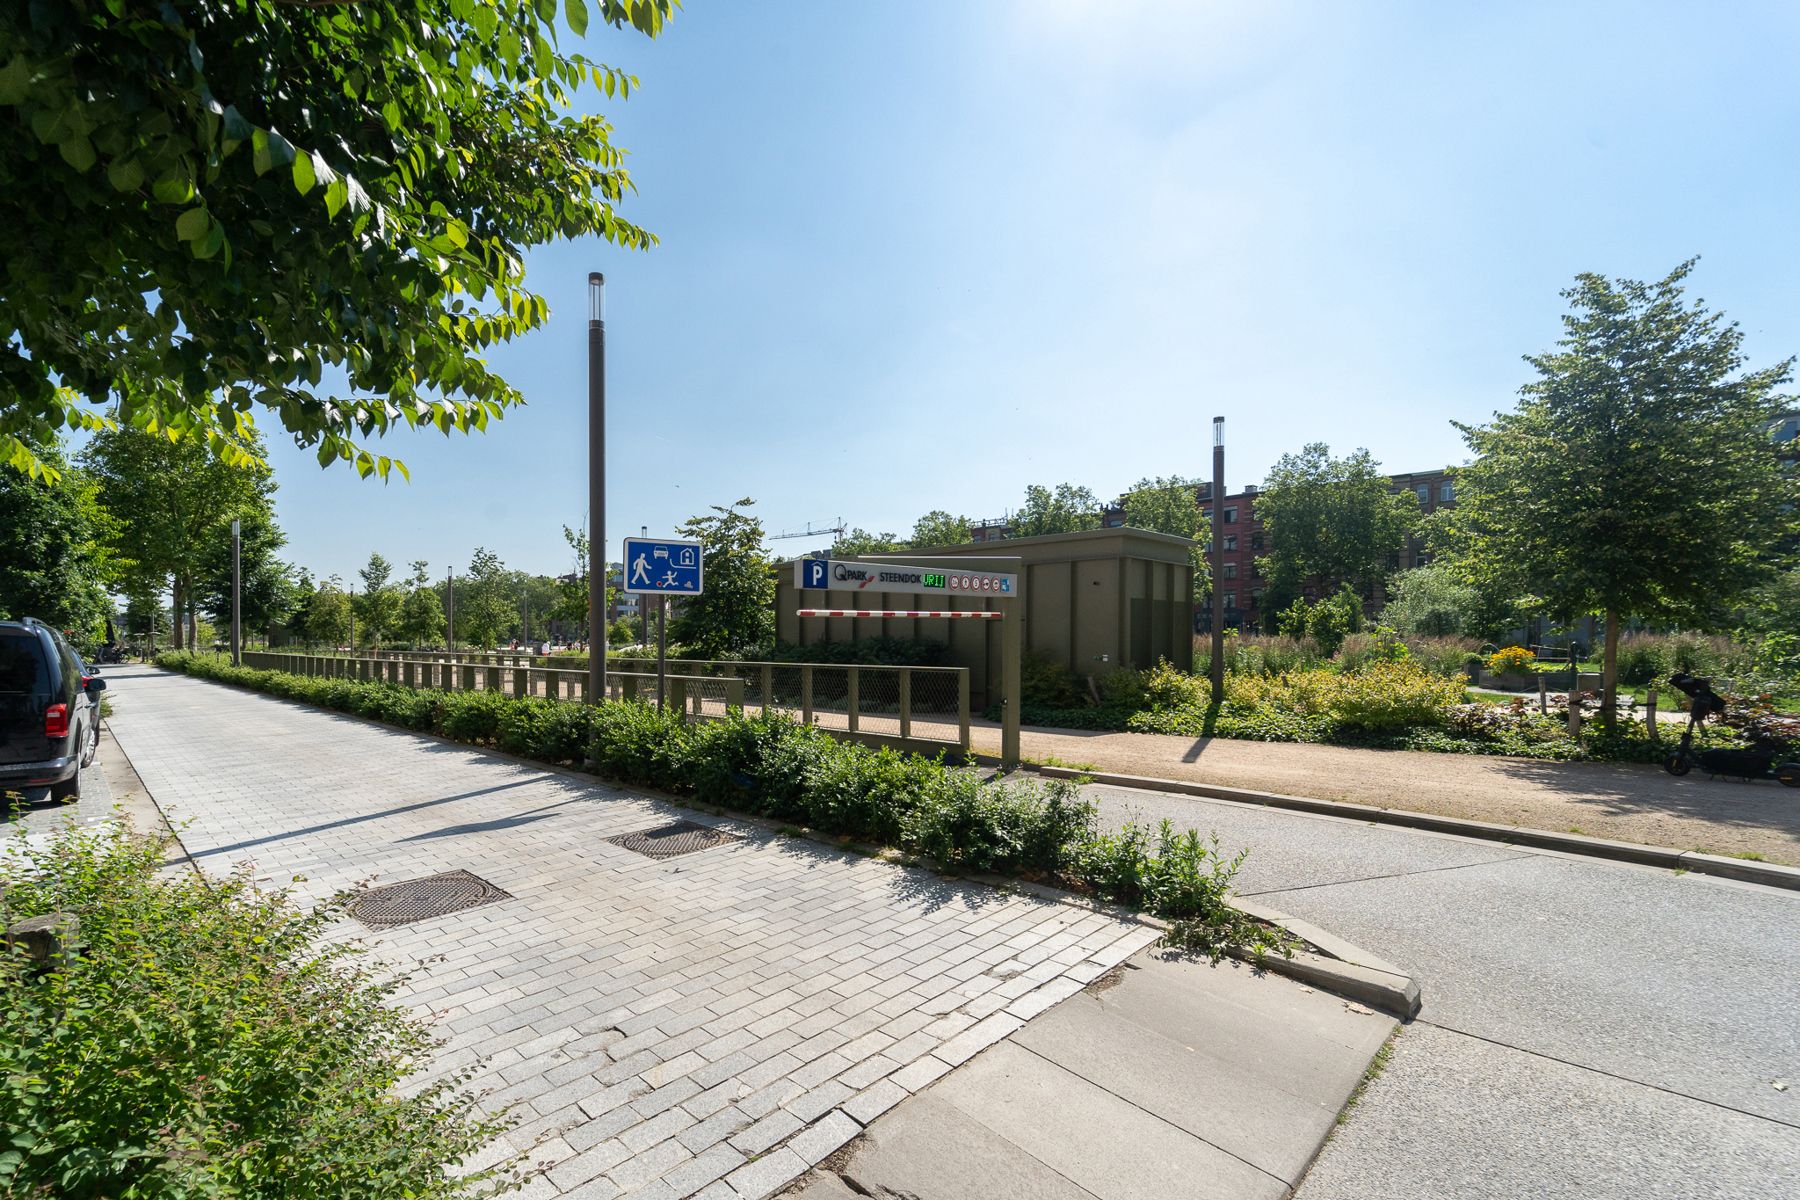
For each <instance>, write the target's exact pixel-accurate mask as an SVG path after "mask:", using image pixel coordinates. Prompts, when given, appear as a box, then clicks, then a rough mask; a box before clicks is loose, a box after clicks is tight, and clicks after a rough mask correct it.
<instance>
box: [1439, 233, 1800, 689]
mask: <svg viewBox="0 0 1800 1200" xmlns="http://www.w3.org/2000/svg"><path fill="white" fill-rule="evenodd" d="M1693 266H1694V264H1693V260H1689V261H1688V262H1684V263H1682V264H1681V265H1680V266H1678V267H1676V268H1675V269H1674V270H1673V271H1671V272H1670V273H1669V274H1668V275H1667V276H1666V277H1664V278H1663V279H1661V280H1659V281H1657V282H1655V283H1641V282H1638V281H1635V280H1629V279H1621V280H1612V279H1608V278H1606V277H1605V276H1602V275H1594V274H1583V275H1578V276H1576V280H1575V285H1574V286H1573V287H1571V288H1569V289H1567V290H1566V291H1564V292H1563V297H1564V299H1566V300H1567V301H1568V302H1569V307H1570V311H1569V312H1568V313H1567V314H1565V315H1564V317H1563V337H1562V338H1561V339H1560V340H1559V341H1558V342H1557V348H1556V349H1554V350H1550V351H1547V352H1545V353H1543V354H1538V355H1534V356H1532V357H1530V358H1528V359H1527V360H1526V361H1527V362H1529V363H1530V364H1531V365H1532V367H1533V368H1534V369H1535V370H1536V371H1537V378H1536V379H1535V380H1533V381H1532V382H1530V383H1528V384H1526V385H1525V386H1524V387H1522V388H1521V389H1520V393H1519V405H1518V407H1517V408H1516V409H1515V410H1514V411H1512V412H1509V413H1499V414H1496V416H1495V419H1494V421H1493V423H1492V424H1489V425H1481V426H1472V425H1462V424H1458V426H1457V428H1458V429H1459V430H1461V431H1462V434H1463V437H1464V439H1465V440H1466V441H1467V442H1468V444H1469V448H1470V450H1472V451H1473V452H1474V453H1475V455H1476V458H1475V461H1474V462H1473V463H1472V464H1471V465H1469V466H1467V467H1464V468H1462V469H1461V470H1459V471H1458V472H1457V493H1458V495H1457V500H1458V503H1457V507H1456V508H1454V509H1451V510H1448V511H1446V512H1445V513H1442V514H1439V515H1438V517H1437V518H1436V520H1435V521H1434V522H1433V525H1434V529H1433V535H1434V539H1435V544H1438V545H1441V546H1442V547H1443V548H1444V549H1445V550H1446V551H1447V553H1448V554H1449V555H1450V558H1451V561H1452V562H1453V563H1454V564H1455V565H1456V566H1457V568H1458V569H1459V570H1460V571H1461V572H1462V573H1463V574H1464V576H1465V577H1466V578H1468V579H1470V580H1471V581H1478V582H1489V583H1492V584H1493V585H1495V586H1499V587H1504V588H1508V589H1511V590H1513V592H1514V593H1515V594H1525V593H1526V592H1527V591H1529V592H1531V593H1533V594H1535V595H1536V597H1537V599H1538V603H1539V605H1540V606H1541V608H1542V609H1543V610H1544V611H1546V612H1548V613H1550V614H1552V615H1554V616H1565V615H1582V614H1588V613H1597V614H1601V615H1603V616H1604V618H1605V629H1606V635H1605V649H1604V651H1603V664H1604V665H1603V674H1604V686H1605V693H1604V695H1603V697H1602V701H1601V705H1602V708H1601V711H1602V719H1603V720H1605V721H1606V722H1607V723H1609V724H1610V723H1611V722H1612V720H1613V718H1614V713H1615V699H1616V693H1617V676H1618V670H1617V667H1618V642H1619V629H1620V626H1621V624H1622V623H1623V622H1624V621H1627V620H1631V619H1634V618H1635V619H1637V620H1642V621H1645V622H1650V623H1680V624H1685V625H1689V626H1703V625H1706V624H1708V623H1712V622H1716V621H1717V619H1718V617H1719V615H1720V613H1721V611H1722V610H1723V609H1725V608H1726V607H1728V606H1732V605H1735V604H1736V603H1737V602H1739V601H1740V600H1742V599H1743V598H1744V597H1745V596H1746V595H1747V594H1748V593H1749V591H1750V590H1751V589H1752V588H1754V587H1755V586H1756V585H1758V584H1760V583H1764V582H1766V581H1768V580H1769V579H1770V578H1771V577H1772V576H1773V575H1774V574H1775V571H1776V570H1777V567H1778V564H1777V563H1776V562H1775V561H1774V559H1773V556H1772V555H1771V553H1770V550H1771V548H1772V547H1774V546H1776V545H1778V544H1779V543H1780V542H1781V540H1782V539H1783V538H1784V537H1787V536H1790V535H1791V534H1792V533H1793V532H1794V529H1795V524H1796V506H1797V505H1800V477H1796V476H1794V475H1792V474H1789V473H1785V472H1784V471H1783V470H1782V467H1781V464H1780V462H1779V460H1778V458H1777V457H1776V455H1775V454H1774V452H1773V451H1772V449H1771V447H1770V444H1769V435H1768V429H1769V426H1770V424H1771V423H1772V422H1773V420H1774V418H1775V417H1776V415H1777V414H1778V413H1780V411H1781V410H1782V407H1783V398H1782V397H1781V396H1779V395H1778V394H1777V389H1778V388H1779V387H1780V386H1781V384H1783V383H1785V382H1786V381H1787V380H1788V379H1789V378H1790V374H1791V371H1792V367H1793V361H1794V360H1793V359H1791V358H1790V359H1786V360H1784V361H1782V362H1779V363H1776V364H1775V365H1773V366H1770V367H1765V368H1764V369H1762V370H1759V371H1747V370H1745V369H1744V364H1745V356H1744V353H1743V334H1742V333H1741V332H1740V331H1739V330H1738V327H1737V326H1736V325H1735V324H1729V323H1727V322H1726V321H1725V319H1724V317H1723V315H1721V314H1718V313H1714V312H1711V311H1709V310H1708V309H1707V308H1706V307H1705V305H1704V303H1702V302H1700V301H1694V302H1691V303H1690V302H1689V301H1688V300H1687V299H1686V297H1685V294H1684V289H1683V287H1682V284H1683V281H1684V280H1686V278H1687V277H1688V274H1689V273H1690V272H1691V271H1692V270H1693Z"/></svg>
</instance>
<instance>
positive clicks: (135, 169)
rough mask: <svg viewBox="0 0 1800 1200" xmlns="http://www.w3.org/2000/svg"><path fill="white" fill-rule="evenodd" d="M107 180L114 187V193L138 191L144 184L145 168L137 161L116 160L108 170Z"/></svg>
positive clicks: (128, 159)
mask: <svg viewBox="0 0 1800 1200" xmlns="http://www.w3.org/2000/svg"><path fill="white" fill-rule="evenodd" d="M106 180H107V182H108V183H110V184H112V185H113V190H114V191H119V192H131V191H136V190H137V189H138V187H139V186H141V185H142V184H143V182H144V168H143V167H142V166H141V165H139V163H138V162H137V160H136V159H131V158H120V159H114V160H113V162H112V165H110V166H109V167H107V168H106Z"/></svg>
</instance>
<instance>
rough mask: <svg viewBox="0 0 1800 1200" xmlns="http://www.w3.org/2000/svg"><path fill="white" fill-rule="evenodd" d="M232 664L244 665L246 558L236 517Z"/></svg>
mask: <svg viewBox="0 0 1800 1200" xmlns="http://www.w3.org/2000/svg"><path fill="white" fill-rule="evenodd" d="M231 665H232V666H234V667H241V666H243V665H244V558H243V540H242V538H241V536H240V534H239V529H238V520H237V518H236V517H233V518H232V519H231Z"/></svg>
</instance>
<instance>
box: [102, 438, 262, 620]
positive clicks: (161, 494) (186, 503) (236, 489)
mask: <svg viewBox="0 0 1800 1200" xmlns="http://www.w3.org/2000/svg"><path fill="white" fill-rule="evenodd" d="M262 457H263V450H262V443H261V441H260V440H259V439H258V437H257V435H256V432H255V430H251V431H250V432H249V435H248V437H246V438H245V439H244V440H243V441H242V442H241V443H240V449H239V452H238V453H237V454H235V455H231V456H227V457H223V458H222V457H220V456H219V455H216V454H214V453H213V452H212V451H211V450H210V449H209V448H208V446H207V443H206V442H203V441H198V440H196V439H193V438H183V439H180V440H178V441H171V440H169V439H168V438H166V437H160V436H157V435H155V434H149V433H144V432H143V431H141V430H138V429H132V428H128V427H127V428H120V429H112V430H106V431H103V432H101V433H98V434H96V435H95V436H94V437H93V439H92V440H91V441H89V443H88V445H87V447H86V449H84V450H83V451H82V452H81V457H80V461H81V464H82V466H83V467H84V468H86V469H87V470H88V471H89V472H90V473H91V474H92V476H93V477H94V480H95V481H96V482H97V483H98V484H99V487H100V502H101V503H102V504H103V505H104V506H105V507H106V509H107V511H108V512H109V513H110V514H111V518H112V519H111V522H110V524H109V529H108V533H109V540H110V546H109V549H110V550H111V551H112V553H113V555H114V556H115V558H116V559H118V560H119V562H120V563H121V565H122V569H123V571H124V573H125V575H124V577H125V580H126V583H127V590H128V591H130V590H134V589H135V590H139V591H142V590H144V589H145V588H150V589H151V590H153V591H154V592H156V593H160V592H161V591H162V581H163V580H167V581H168V583H169V586H170V591H171V596H172V599H173V604H172V608H173V611H174V619H175V647H176V648H177V649H180V648H181V647H182V645H183V644H184V639H183V630H182V626H183V623H184V621H188V622H191V621H192V620H194V619H195V613H194V603H195V598H196V597H195V591H196V585H197V584H198V582H199V579H200V575H201V571H202V569H203V566H204V564H205V562H206V560H207V555H208V554H209V553H212V554H215V555H216V554H217V552H218V549H219V546H220V545H221V544H223V545H224V546H226V547H227V548H229V546H230V544H231V518H232V517H234V516H235V517H240V518H247V517H249V515H250V514H251V513H253V512H257V511H267V510H268V509H269V508H270V506H271V504H272V503H273V501H272V497H273V495H274V492H275V483H274V480H273V478H272V476H271V474H270V471H269V468H268V467H267V466H266V465H264V464H263V462H262ZM234 462H235V463H237V464H239V465H236V466H234V465H232V464H233V463H234Z"/></svg>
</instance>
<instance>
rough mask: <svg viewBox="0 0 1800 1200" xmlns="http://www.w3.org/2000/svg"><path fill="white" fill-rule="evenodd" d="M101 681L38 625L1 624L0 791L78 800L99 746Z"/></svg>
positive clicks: (51, 631)
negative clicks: (42, 793)
mask: <svg viewBox="0 0 1800 1200" xmlns="http://www.w3.org/2000/svg"><path fill="white" fill-rule="evenodd" d="M105 687H106V681H105V680H103V679H101V678H99V677H98V676H96V675H93V674H91V673H89V672H88V670H87V669H84V667H83V666H82V662H81V659H80V657H79V656H78V655H77V654H76V653H75V651H74V650H73V649H71V648H70V646H69V644H68V642H66V641H64V640H63V638H62V635H61V634H59V633H57V632H56V631H55V630H54V629H52V628H50V626H48V625H46V624H44V623H43V622H42V621H37V620H33V619H32V618H30V617H26V618H25V619H24V620H21V621H0V792H7V791H17V792H31V791H36V790H38V789H41V788H49V789H50V796H51V798H52V799H56V800H75V799H79V798H80V796H81V769H82V768H83V767H85V766H87V765H88V764H89V763H91V762H93V761H94V751H95V750H97V749H98V748H99V745H100V693H101V691H102V690H104V689H105Z"/></svg>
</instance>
